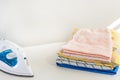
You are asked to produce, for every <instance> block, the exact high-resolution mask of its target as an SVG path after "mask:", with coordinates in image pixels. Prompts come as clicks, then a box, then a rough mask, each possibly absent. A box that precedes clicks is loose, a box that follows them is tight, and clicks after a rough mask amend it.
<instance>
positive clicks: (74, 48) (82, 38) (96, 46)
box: [62, 28, 112, 62]
mask: <svg viewBox="0 0 120 80" xmlns="http://www.w3.org/2000/svg"><path fill="white" fill-rule="evenodd" d="M62 52H63V53H69V54H76V55H80V56H82V57H83V58H85V57H86V56H87V57H90V58H91V59H92V58H96V60H97V59H98V60H103V61H106V62H111V57H112V36H111V32H110V30H109V29H106V28H105V29H80V30H79V31H77V32H76V33H75V35H74V36H73V38H72V40H70V41H69V42H68V43H67V44H66V45H64V46H63V47H62Z"/></svg>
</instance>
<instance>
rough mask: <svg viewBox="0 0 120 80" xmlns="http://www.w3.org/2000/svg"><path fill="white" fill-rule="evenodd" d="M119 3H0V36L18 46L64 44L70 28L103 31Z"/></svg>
mask: <svg viewBox="0 0 120 80" xmlns="http://www.w3.org/2000/svg"><path fill="white" fill-rule="evenodd" d="M119 17H120V0H0V36H3V37H5V38H7V39H9V40H12V41H14V42H16V43H18V44H20V45H22V46H31V45H36V44H37V45H38V44H43V43H50V42H56V41H65V40H67V39H68V36H69V35H70V34H71V31H72V29H73V28H74V27H106V26H108V25H109V24H111V23H112V22H113V21H114V20H116V19H117V18H119Z"/></svg>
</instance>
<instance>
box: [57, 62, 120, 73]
mask: <svg viewBox="0 0 120 80" xmlns="http://www.w3.org/2000/svg"><path fill="white" fill-rule="evenodd" d="M56 64H57V65H58V66H60V67H65V68H71V69H76V70H83V71H89V72H95V73H102V74H109V75H114V74H116V73H117V72H118V69H119V66H116V67H114V69H112V70H100V69H93V68H87V67H80V66H74V65H70V64H64V63H57V62H56Z"/></svg>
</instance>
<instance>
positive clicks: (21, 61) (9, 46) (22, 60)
mask: <svg viewBox="0 0 120 80" xmlns="http://www.w3.org/2000/svg"><path fill="white" fill-rule="evenodd" d="M0 70H1V71H3V72H6V73H9V74H13V75H17V76H27V77H33V72H32V70H31V67H30V65H29V64H28V61H27V57H26V56H25V52H24V50H23V49H22V48H21V47H20V46H18V45H17V44H15V43H13V42H11V41H9V40H0Z"/></svg>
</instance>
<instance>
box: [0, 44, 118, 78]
mask: <svg viewBox="0 0 120 80" xmlns="http://www.w3.org/2000/svg"><path fill="white" fill-rule="evenodd" d="M63 44H64V43H54V44H46V45H42V46H39V45H38V46H34V47H27V48H24V49H25V51H26V54H27V56H28V61H29V64H30V65H31V67H32V70H33V72H34V77H30V78H29V77H18V76H13V75H9V74H6V73H3V72H0V80H120V70H119V72H118V74H117V75H105V74H98V73H92V72H86V71H79V70H72V69H67V68H62V67H58V66H56V64H55V61H56V58H57V55H56V52H57V51H58V50H59V49H60V48H61V46H62V45H63Z"/></svg>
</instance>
